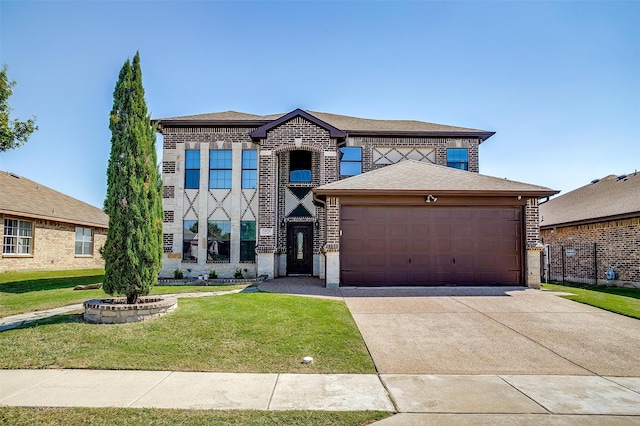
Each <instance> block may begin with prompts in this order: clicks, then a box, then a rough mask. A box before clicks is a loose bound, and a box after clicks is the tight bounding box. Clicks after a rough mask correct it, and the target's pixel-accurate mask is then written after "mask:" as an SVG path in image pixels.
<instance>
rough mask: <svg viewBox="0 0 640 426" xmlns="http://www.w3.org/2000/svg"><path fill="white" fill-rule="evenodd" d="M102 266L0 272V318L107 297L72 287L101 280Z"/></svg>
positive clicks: (169, 289)
mask: <svg viewBox="0 0 640 426" xmlns="http://www.w3.org/2000/svg"><path fill="white" fill-rule="evenodd" d="M103 279H104V270H103V269H83V270H71V271H36V272H3V273H0V318H2V317H6V316H9V315H16V314H21V313H24V312H31V311H41V310H44V309H51V308H57V307H60V306H65V305H72V304H74V303H82V302H84V301H85V300H89V299H95V298H100V297H107V294H106V293H105V292H104V291H103V290H102V289H100V290H74V289H73V288H74V287H75V286H77V285H89V284H97V283H101V282H102V280H103ZM242 287H244V286H237V285H231V286H155V287H154V288H153V289H152V291H151V294H168V293H185V292H197V291H221V290H231V289H236V288H242Z"/></svg>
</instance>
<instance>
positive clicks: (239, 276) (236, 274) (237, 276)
mask: <svg viewBox="0 0 640 426" xmlns="http://www.w3.org/2000/svg"><path fill="white" fill-rule="evenodd" d="M233 278H235V279H236V280H241V279H243V278H244V275H242V269H240V268H238V269H236V272H234V273H233Z"/></svg>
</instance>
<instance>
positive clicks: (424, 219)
mask: <svg viewBox="0 0 640 426" xmlns="http://www.w3.org/2000/svg"><path fill="white" fill-rule="evenodd" d="M521 216H522V215H521V209H520V208H519V207H447V206H442V207H434V206H428V207H422V206H409V207H407V206H343V207H342V209H341V229H342V237H341V241H340V269H341V277H340V281H341V285H345V286H392V285H420V286H427V285H469V286H475V285H520V284H522V276H521V274H522V267H521V265H522V245H521V241H522V237H521V235H522V223H521V221H522V219H521Z"/></svg>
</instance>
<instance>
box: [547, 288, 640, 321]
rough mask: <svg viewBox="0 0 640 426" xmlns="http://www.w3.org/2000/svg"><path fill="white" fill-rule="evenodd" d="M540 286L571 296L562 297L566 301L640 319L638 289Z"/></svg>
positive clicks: (639, 294)
mask: <svg viewBox="0 0 640 426" xmlns="http://www.w3.org/2000/svg"><path fill="white" fill-rule="evenodd" d="M542 286H543V288H545V289H547V290H552V291H561V292H566V293H572V294H573V295H572V296H562V297H564V298H566V299H570V300H574V301H576V302H580V303H584V304H586V305H591V306H595V307H597V308H601V309H605V310H607V311H611V312H615V313H617V314H621V315H626V316H628V317H632V318H637V319H640V289H633V288H619V287H603V286H585V287H569V286H563V285H557V284H543V285H542Z"/></svg>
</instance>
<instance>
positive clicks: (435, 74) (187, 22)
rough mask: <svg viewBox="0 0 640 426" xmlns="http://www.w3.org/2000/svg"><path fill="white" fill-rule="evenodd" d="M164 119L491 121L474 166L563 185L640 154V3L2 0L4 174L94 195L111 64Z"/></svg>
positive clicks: (106, 142)
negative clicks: (21, 127) (11, 89)
mask: <svg viewBox="0 0 640 426" xmlns="http://www.w3.org/2000/svg"><path fill="white" fill-rule="evenodd" d="M137 50H139V51H140V55H141V64H142V72H143V83H144V87H145V90H146V100H147V105H148V107H149V110H150V111H151V114H152V116H153V117H154V118H159V117H170V116H177V115H189V114H199V113H206V112H217V111H226V110H235V111H242V112H248V113H253V114H271V113H277V112H282V113H285V112H289V111H291V110H293V109H295V108H302V109H309V110H314V111H324V112H331V113H336V114H344V115H352V116H357V117H365V118H378V119H413V120H421V121H429V122H434V123H441V124H449V125H454V126H461V127H471V128H479V129H484V130H490V131H495V132H496V134H495V135H494V136H493V137H491V138H490V139H489V140H487V141H486V142H485V143H483V144H482V145H481V147H480V173H482V174H486V175H491V176H497V177H502V178H508V179H512V180H517V181H521V182H527V183H532V184H538V185H544V186H548V187H551V188H554V189H558V190H562V192H568V191H570V190H572V189H575V188H578V187H580V186H583V185H585V184H587V183H589V182H590V181H591V180H593V179H596V178H600V177H603V176H606V175H609V174H622V173H629V172H633V171H634V170H635V169H639V168H640V137H639V135H640V2H639V1H626V2H624V1H602V2H598V1H589V2H586V1H536V2H517V1H515V2H489V1H453V2H438V1H411V2H409V1H407V2H404V1H388V2H387V1H318V2H314V1H299V2H294V1H285V2H272V1H256V2H249V1H233V2H222V1H185V2H172V1H134V2H123V1H30V0H21V1H12V0H0V63H2V64H7V65H8V66H9V71H8V74H9V77H10V78H11V79H13V80H16V81H17V82H18V85H17V86H16V88H15V93H14V95H13V96H12V97H11V98H10V100H9V102H10V104H11V106H12V107H13V109H14V110H13V113H12V117H13V118H19V119H22V120H24V119H26V118H29V117H30V116H31V115H36V116H37V124H38V126H39V127H40V130H39V131H38V132H36V133H35V134H34V135H33V136H32V137H31V139H30V141H29V142H28V143H27V144H25V145H23V146H22V147H21V148H19V149H17V150H13V151H9V152H6V153H1V154H0V170H8V171H11V172H14V173H17V174H20V175H22V176H25V177H27V178H29V179H32V180H35V181H37V182H39V183H41V184H44V185H47V186H50V187H52V188H54V189H56V190H59V191H61V192H64V193H66V194H68V195H71V196H73V197H75V198H78V199H80V200H83V201H85V202H88V203H90V204H93V205H95V206H98V207H101V206H102V203H103V200H104V197H105V193H106V167H107V161H108V156H109V150H110V136H111V134H110V132H109V128H108V116H109V111H110V109H111V105H112V102H113V98H112V93H113V89H114V86H115V83H116V80H117V77H118V72H119V70H120V68H121V66H122V64H123V63H124V61H125V60H126V59H127V58H132V57H133V55H134V54H135V52H136V51H137Z"/></svg>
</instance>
